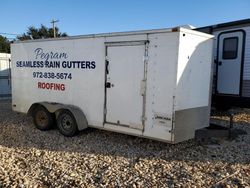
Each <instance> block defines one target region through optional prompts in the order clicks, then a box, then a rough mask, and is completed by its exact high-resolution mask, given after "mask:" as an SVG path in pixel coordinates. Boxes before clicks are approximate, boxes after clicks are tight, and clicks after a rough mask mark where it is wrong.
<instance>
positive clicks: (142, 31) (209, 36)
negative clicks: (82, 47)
mask: <svg viewBox="0 0 250 188" xmlns="http://www.w3.org/2000/svg"><path fill="white" fill-rule="evenodd" d="M178 31H185V32H191V33H193V34H195V33H196V34H197V35H202V36H204V37H208V38H211V35H208V34H205V33H201V32H197V31H194V30H191V29H187V28H184V27H174V28H162V29H151V30H138V31H125V32H111V33H99V34H89V35H77V36H69V37H60V38H46V39H33V40H32V39H31V40H25V41H20V40H18V41H14V44H15V43H28V42H42V41H57V40H72V39H82V38H98V37H113V36H129V35H143V34H153V33H168V32H178Z"/></svg>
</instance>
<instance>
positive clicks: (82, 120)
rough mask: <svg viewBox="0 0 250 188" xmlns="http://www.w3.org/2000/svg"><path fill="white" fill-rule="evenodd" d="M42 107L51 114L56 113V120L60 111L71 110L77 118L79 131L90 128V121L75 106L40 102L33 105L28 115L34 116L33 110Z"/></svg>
mask: <svg viewBox="0 0 250 188" xmlns="http://www.w3.org/2000/svg"><path fill="white" fill-rule="evenodd" d="M38 105H42V106H44V107H45V108H46V109H47V110H48V111H49V112H50V113H55V115H56V118H57V117H58V114H59V112H60V110H65V109H66V110H69V111H70V112H71V113H72V114H73V115H74V117H75V120H76V123H77V127H78V130H79V131H81V130H83V129H86V128H87V127H88V121H87V118H86V116H85V114H84V113H83V111H82V110H81V109H80V108H79V107H77V106H74V105H67V104H60V103H51V102H39V103H34V104H32V105H31V107H30V108H29V111H28V113H29V114H31V115H32V113H33V110H34V109H35V108H36V107H37V106H38Z"/></svg>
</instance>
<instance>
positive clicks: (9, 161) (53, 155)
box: [0, 100, 250, 187]
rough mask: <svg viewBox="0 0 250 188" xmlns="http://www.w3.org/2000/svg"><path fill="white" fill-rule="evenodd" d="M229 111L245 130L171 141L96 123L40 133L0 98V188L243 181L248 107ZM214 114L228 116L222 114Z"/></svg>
mask: <svg viewBox="0 0 250 188" xmlns="http://www.w3.org/2000/svg"><path fill="white" fill-rule="evenodd" d="M233 112H234V113H235V114H236V115H235V117H234V121H235V123H234V129H237V130H241V131H242V132H244V133H246V134H242V135H240V136H238V137H237V138H235V139H233V140H226V141H221V142H218V143H214V144H208V145H200V144H199V143H197V142H196V141H195V140H189V141H186V142H183V143H180V144H176V145H171V144H166V143H162V142H157V141H152V140H149V139H143V138H137V137H133V136H128V135H123V134H118V133H112V132H107V131H100V130H96V129H87V130H85V131H82V132H81V133H80V134H79V135H77V136H75V137H72V138H67V137H64V136H62V135H60V134H59V132H58V131H57V129H56V128H55V129H53V130H50V131H46V132H42V131H40V130H37V129H36V128H35V127H34V125H33V123H32V119H31V118H30V117H27V116H26V115H23V114H18V113H16V112H12V111H11V103H10V101H9V100H4V101H0V187H15V186H16V187H250V111H249V110H247V109H234V110H233ZM213 119H216V121H221V122H222V123H228V118H227V117H226V116H225V114H224V113H218V112H215V113H213Z"/></svg>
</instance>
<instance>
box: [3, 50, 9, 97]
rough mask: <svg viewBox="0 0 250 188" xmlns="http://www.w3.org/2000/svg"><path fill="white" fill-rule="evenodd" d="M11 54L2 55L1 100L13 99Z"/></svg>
mask: <svg viewBox="0 0 250 188" xmlns="http://www.w3.org/2000/svg"><path fill="white" fill-rule="evenodd" d="M10 65H11V63H10V54H8V53H0V99H6V98H10V97H11V80H10V78H11V75H10V73H11V72H10V67H11V66H10Z"/></svg>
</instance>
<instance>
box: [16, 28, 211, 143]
mask: <svg viewBox="0 0 250 188" xmlns="http://www.w3.org/2000/svg"><path fill="white" fill-rule="evenodd" d="M212 45H213V36H212V35H209V34H205V33H201V32H198V31H193V30H189V29H185V28H173V29H159V30H147V31H135V32H120V33H106V34H97V35H85V36H76V37H66V38H58V39H42V40H30V41H23V42H21V41H19V42H15V43H14V44H12V45H11V54H12V63H13V67H12V94H13V101H12V103H13V104H12V105H13V110H14V111H18V112H23V113H28V112H30V113H31V115H32V116H33V118H34V123H35V125H36V127H37V128H39V129H41V130H47V129H49V128H51V126H52V125H53V122H56V123H57V126H58V128H59V131H60V132H61V133H62V134H63V135H65V136H73V135H74V134H75V133H76V132H77V131H79V130H83V129H85V128H87V127H95V128H98V129H104V130H110V131H115V132H120V133H125V134H130V135H136V136H141V137H146V138H151V139H156V140H161V141H165V142H171V143H177V142H180V141H183V140H187V139H190V138H193V137H194V134H195V130H196V129H199V128H203V127H207V126H208V124H209V111H210V80H211V75H212V74H211V70H212V69H211V66H212Z"/></svg>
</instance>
